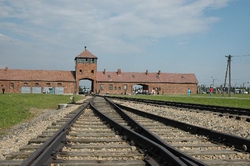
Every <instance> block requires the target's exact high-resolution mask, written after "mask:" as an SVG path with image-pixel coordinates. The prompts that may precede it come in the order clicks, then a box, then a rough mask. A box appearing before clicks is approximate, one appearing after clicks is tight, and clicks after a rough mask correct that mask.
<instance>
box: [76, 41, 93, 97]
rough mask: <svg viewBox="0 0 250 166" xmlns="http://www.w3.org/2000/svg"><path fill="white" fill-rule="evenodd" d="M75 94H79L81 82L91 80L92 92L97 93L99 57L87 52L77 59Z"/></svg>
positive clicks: (85, 50)
mask: <svg viewBox="0 0 250 166" xmlns="http://www.w3.org/2000/svg"><path fill="white" fill-rule="evenodd" d="M75 63H76V66H75V79H76V82H75V93H77V94H78V93H79V81H80V80H90V81H91V82H92V84H91V92H95V91H96V73H97V57H96V56H95V55H93V54H92V53H91V52H89V51H88V50H87V47H86V46H85V49H84V51H83V52H82V53H81V54H79V55H78V56H76V57H75Z"/></svg>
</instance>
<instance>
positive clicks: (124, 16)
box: [0, 0, 250, 86]
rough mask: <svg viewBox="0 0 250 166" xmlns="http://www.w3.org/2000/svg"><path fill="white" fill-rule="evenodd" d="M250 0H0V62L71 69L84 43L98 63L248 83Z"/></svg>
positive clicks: (113, 68) (2, 64)
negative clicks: (227, 76)
mask: <svg viewBox="0 0 250 166" xmlns="http://www.w3.org/2000/svg"><path fill="white" fill-rule="evenodd" d="M249 8H250V1H249V0H168V1H164V0H127V1H115V0H103V1H97V0H96V1H93V0H84V1H83V0H71V1H67V0H53V1H51V0H43V1H42V0H37V1H32V0H22V1H16V0H0V68H4V67H5V66H8V68H11V69H44V70H74V66H75V62H74V58H75V57H76V56H77V55H78V54H80V53H81V52H82V51H83V50H84V46H87V49H88V50H89V51H90V52H92V53H93V54H94V55H96V56H97V57H98V71H102V70H104V69H106V70H107V71H116V70H117V69H121V70H122V71H124V72H126V71H129V72H133V71H134V72H144V71H146V70H148V71H149V72H157V71H158V70H161V72H166V73H194V74H195V75H196V77H197V79H198V81H199V84H206V85H207V86H209V85H210V84H212V82H213V79H214V83H215V85H216V86H219V85H221V84H223V82H224V79H225V73H226V67H227V58H226V57H225V56H227V55H229V54H230V55H232V56H233V57H232V85H233V86H234V85H236V86H242V85H243V83H245V86H250V84H248V83H246V82H250V65H249V64H250V10H249Z"/></svg>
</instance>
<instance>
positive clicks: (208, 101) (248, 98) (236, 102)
mask: <svg viewBox="0 0 250 166" xmlns="http://www.w3.org/2000/svg"><path fill="white" fill-rule="evenodd" d="M124 97H134V98H143V99H152V100H164V101H175V102H183V103H194V104H205V105H215V106H225V107H237V108H248V109H250V95H249V94H242V95H238V94H235V95H233V96H232V97H228V95H225V96H224V97H223V96H222V95H221V94H214V95H213V97H210V96H209V94H197V95H196V94H193V95H191V96H187V95H131V96H129V95H126V96H124Z"/></svg>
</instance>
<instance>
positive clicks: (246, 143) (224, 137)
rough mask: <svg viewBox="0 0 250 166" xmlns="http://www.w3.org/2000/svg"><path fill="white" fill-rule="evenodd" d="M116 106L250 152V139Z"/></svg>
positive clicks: (119, 105)
mask: <svg viewBox="0 0 250 166" xmlns="http://www.w3.org/2000/svg"><path fill="white" fill-rule="evenodd" d="M116 105H117V106H118V107H120V108H122V109H125V110H127V111H130V112H133V113H135V114H137V115H140V116H144V117H147V118H150V119H154V120H157V121H159V122H162V123H164V124H166V125H169V126H173V127H177V128H179V129H182V130H184V131H188V132H190V133H193V134H198V135H203V136H206V137H207V138H209V139H210V140H212V141H215V142H217V143H220V144H224V145H227V146H234V148H235V149H237V150H240V151H245V152H250V148H249V147H250V140H249V139H245V138H242V137H238V136H233V135H229V134H225V133H222V132H218V131H215V130H210V129H206V128H203V127H199V126H195V125H191V124H188V123H184V122H179V121H176V120H172V119H169V118H166V117H161V116H158V115H154V114H150V113H147V112H143V111H140V110H137V109H134V108H130V107H126V106H123V105H121V104H116Z"/></svg>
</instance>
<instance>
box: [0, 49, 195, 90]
mask: <svg viewBox="0 0 250 166" xmlns="http://www.w3.org/2000/svg"><path fill="white" fill-rule="evenodd" d="M97 59H98V58H97V57H96V56H95V55H93V54H92V53H90V52H89V51H88V50H87V49H86V47H85V50H84V51H83V52H82V53H81V54H79V55H78V56H76V57H75V65H76V66H75V71H59V70H21V69H9V68H8V67H6V68H5V69H0V85H2V86H4V87H5V92H7V93H52V94H73V93H79V88H78V87H79V82H80V81H81V80H89V81H91V89H90V91H91V92H92V93H99V94H107V93H108V94H132V93H135V88H134V87H135V85H140V86H141V87H142V88H141V92H143V93H151V92H152V93H154V94H186V93H187V89H188V88H190V89H191V91H192V93H196V92H197V85H198V81H197V78H196V76H195V74H187V73H182V74H181V73H162V72H161V71H160V70H159V71H158V72H155V73H150V72H148V70H146V71H145V72H122V71H121V69H118V70H117V71H115V72H108V71H106V70H105V69H104V70H103V71H97Z"/></svg>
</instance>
